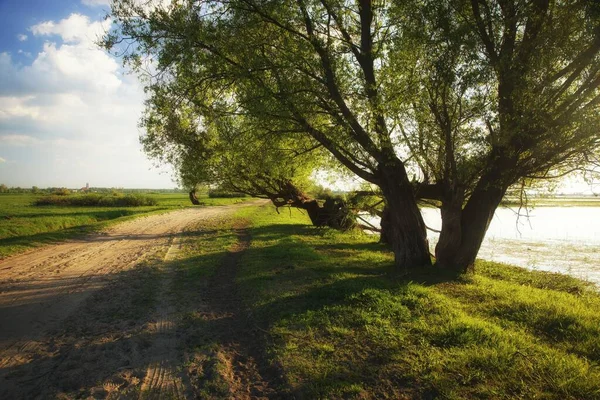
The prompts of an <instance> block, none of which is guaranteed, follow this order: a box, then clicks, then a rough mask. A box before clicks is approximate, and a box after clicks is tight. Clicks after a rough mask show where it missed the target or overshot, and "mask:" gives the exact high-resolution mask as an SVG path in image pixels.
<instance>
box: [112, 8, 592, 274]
mask: <svg viewBox="0 0 600 400" xmlns="http://www.w3.org/2000/svg"><path fill="white" fill-rule="evenodd" d="M598 14H599V13H598V9H597V6H596V2H593V1H554V2H552V1H537V0H530V1H526V0H520V1H517V0H503V1H500V0H472V1H465V0H463V1H433V0H431V1H427V0H426V1H414V0H412V1H411V0H408V1H404V2H391V1H389V2H388V1H369V0H364V1H356V2H353V1H346V0H294V1H279V0H277V1H276V0H232V1H208V0H207V1H191V0H189V1H173V2H172V3H171V4H170V5H168V6H158V7H153V6H152V5H150V4H148V2H145V1H144V2H143V1H136V0H115V1H114V3H113V6H112V16H113V18H114V19H115V22H116V28H115V30H114V31H113V32H112V33H111V34H110V35H108V36H107V37H106V40H105V44H106V45H107V47H109V48H116V49H126V50H127V59H126V60H127V61H128V62H129V63H130V65H131V66H133V67H134V68H138V69H140V70H141V68H142V67H143V66H144V65H146V63H149V65H150V66H151V68H152V69H153V71H156V72H155V73H154V74H153V76H152V78H151V80H150V81H149V82H148V85H147V88H148V90H149V92H150V95H151V96H150V100H149V103H148V109H149V110H151V111H152V110H157V109H159V108H160V107H158V108H157V107H156V105H157V104H158V103H160V101H161V99H163V98H165V97H168V98H170V99H171V100H173V99H177V101H170V102H169V104H171V107H172V110H171V111H170V112H171V114H172V115H181V114H182V113H185V112H186V111H185V110H186V107H190V108H191V109H193V112H194V117H193V118H192V120H193V121H194V123H195V124H196V128H197V129H193V130H190V131H189V132H188V133H189V135H190V146H196V147H198V146H200V147H201V146H203V144H202V143H201V141H200V140H199V139H198V137H197V136H198V135H197V133H194V132H197V131H199V130H202V129H204V125H205V124H206V119H210V120H211V121H218V120H222V119H225V120H226V119H228V117H230V116H241V117H243V118H244V121H246V123H247V124H248V126H249V127H251V128H252V130H253V132H255V134H254V135H253V136H252V137H253V139H252V141H253V143H254V144H257V145H258V144H260V146H263V145H264V144H268V143H280V141H282V140H283V141H287V140H289V141H291V142H293V143H295V144H297V143H301V147H302V148H307V149H311V148H318V149H322V150H326V151H327V152H328V153H329V154H330V155H331V156H332V157H334V158H335V159H336V160H337V162H339V163H340V164H341V165H343V166H344V167H345V168H347V169H348V170H349V171H351V172H352V173H353V174H355V175H356V176H358V177H360V178H362V179H363V180H365V181H367V182H370V183H371V184H373V185H375V186H377V187H378V188H379V189H380V190H381V193H382V195H383V197H384V199H385V205H386V211H385V215H386V219H385V228H386V237H387V240H388V241H389V242H390V243H391V245H392V247H393V250H394V253H395V258H396V264H397V266H398V268H410V267H420V266H425V265H429V264H430V263H431V261H430V256H429V250H428V244H427V236H426V232H425V225H424V223H423V220H422V217H421V214H420V212H419V209H418V207H417V199H419V198H430V199H435V200H437V201H439V203H440V204H441V209H442V219H443V223H442V233H441V235H440V241H439V243H438V246H437V248H436V259H437V263H438V264H440V265H442V266H444V267H447V268H452V269H456V270H459V271H464V270H466V269H467V268H468V267H470V266H472V264H473V262H474V260H475V257H476V255H477V252H478V250H479V247H480V245H481V242H482V240H483V237H484V235H485V232H486V230H487V227H488V225H489V223H490V220H491V218H492V216H493V214H494V211H495V209H496V207H497V206H498V204H499V202H500V200H501V199H502V197H503V196H504V194H505V193H506V190H507V188H508V187H510V186H511V185H514V184H516V183H518V182H519V181H520V180H523V179H531V178H537V177H540V176H547V174H548V171H549V170H552V169H554V168H555V167H562V166H565V165H573V164H574V163H581V162H582V161H584V159H585V158H586V157H587V158H588V161H589V157H592V156H593V154H594V151H595V150H596V149H598V145H599V143H598V135H597V129H598V111H599V103H600V101H599V91H598V87H599V86H600V60H599V49H600V28H599V24H598ZM174 104H177V105H175V106H173V105H174ZM178 104H184V105H185V106H182V107H179V106H178ZM156 121H161V119H160V118H158V119H154V121H153V122H156ZM146 126H151V125H148V124H146ZM155 126H156V125H155ZM184 131H185V130H184ZM156 138H158V137H156ZM162 138H163V139H164V138H167V139H165V140H164V141H162V142H161V140H163V139H160V140H155V141H154V144H156V146H154V147H152V146H150V147H152V148H153V151H155V152H158V153H160V152H161V149H167V148H168V147H169V145H170V143H171V142H170V141H169V140H168V136H162ZM298 138H301V139H298ZM261 143H262V144H261ZM182 148H183V149H185V148H186V146H185V145H184V146H183V147H182ZM264 148H265V149H267V148H269V147H268V146H266V147H264ZM183 151H185V150H183ZM296 151H297V150H296ZM278 154H279V155H280V154H281V153H278ZM240 172H241V173H242V172H243V171H240ZM195 173H202V171H196V172H195ZM240 176H241V174H240Z"/></svg>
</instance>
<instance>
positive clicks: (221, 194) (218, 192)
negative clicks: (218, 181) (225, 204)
mask: <svg viewBox="0 0 600 400" xmlns="http://www.w3.org/2000/svg"><path fill="white" fill-rule="evenodd" d="M208 197H210V198H211V199H213V198H233V197H246V195H245V194H244V193H239V192H232V191H229V190H225V189H220V188H217V189H209V190H208Z"/></svg>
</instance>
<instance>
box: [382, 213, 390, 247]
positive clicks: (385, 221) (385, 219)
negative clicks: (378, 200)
mask: <svg viewBox="0 0 600 400" xmlns="http://www.w3.org/2000/svg"><path fill="white" fill-rule="evenodd" d="M389 230H390V210H389V209H388V207H387V206H384V207H383V212H382V213H381V232H380V234H379V243H382V244H390V243H391V242H390V239H389V237H388V235H389V233H388V232H389Z"/></svg>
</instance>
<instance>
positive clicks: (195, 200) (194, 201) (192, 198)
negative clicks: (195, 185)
mask: <svg viewBox="0 0 600 400" xmlns="http://www.w3.org/2000/svg"><path fill="white" fill-rule="evenodd" d="M190 201H191V202H192V204H193V205H195V206H199V205H200V200H198V197H196V191H195V190H192V191H191V192H190Z"/></svg>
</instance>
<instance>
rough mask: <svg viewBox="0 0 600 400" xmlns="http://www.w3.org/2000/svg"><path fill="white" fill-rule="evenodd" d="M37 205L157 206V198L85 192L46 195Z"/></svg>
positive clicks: (35, 203) (36, 202)
mask: <svg viewBox="0 0 600 400" xmlns="http://www.w3.org/2000/svg"><path fill="white" fill-rule="evenodd" d="M33 204H34V205H35V206H63V207H142V206H155V205H157V204H158V202H157V201H156V199H154V198H152V197H148V196H143V195H132V194H129V195H124V196H122V195H117V196H114V195H100V194H95V193H94V194H85V195H81V196H57V195H52V196H45V197H42V198H40V199H38V200H36V201H35V202H34V203H33Z"/></svg>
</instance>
